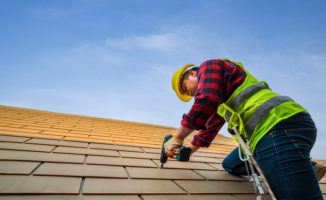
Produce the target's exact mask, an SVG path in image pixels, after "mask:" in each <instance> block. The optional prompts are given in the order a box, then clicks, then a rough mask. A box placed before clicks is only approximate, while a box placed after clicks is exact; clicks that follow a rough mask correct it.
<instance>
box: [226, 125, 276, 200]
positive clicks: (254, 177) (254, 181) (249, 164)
mask: <svg viewBox="0 0 326 200" xmlns="http://www.w3.org/2000/svg"><path fill="white" fill-rule="evenodd" d="M232 130H233V131H234V133H235V136H236V138H237V139H238V141H239V157H240V160H241V161H243V162H244V163H245V165H246V170H247V173H248V180H249V182H250V184H251V186H252V187H253V189H254V191H255V193H256V194H257V200H264V195H266V192H265V191H264V188H263V186H262V184H261V182H260V180H259V177H258V174H259V175H260V178H261V179H262V181H263V182H264V183H265V185H266V188H267V190H268V193H269V195H270V197H271V198H272V200H276V197H275V195H274V193H273V191H272V189H271V188H270V186H269V184H268V182H267V179H266V177H265V176H264V174H263V172H262V170H261V169H260V167H259V166H258V164H257V162H256V160H255V159H254V156H253V155H252V153H251V150H250V144H249V141H246V142H245V141H244V140H243V138H242V137H241V135H240V134H239V132H238V129H237V128H236V127H233V128H232ZM242 150H243V151H244V152H245V154H244V155H242ZM254 167H255V168H256V170H257V172H258V174H257V173H256V172H255V170H254Z"/></svg>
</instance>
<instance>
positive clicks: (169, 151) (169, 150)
mask: <svg viewBox="0 0 326 200" xmlns="http://www.w3.org/2000/svg"><path fill="white" fill-rule="evenodd" d="M182 143H183V140H181V139H178V138H176V137H175V136H173V137H172V138H171V139H170V140H168V141H167V142H166V143H165V144H164V149H165V154H166V155H167V156H168V157H169V158H173V157H174V156H175V155H176V152H175V151H176V149H177V148H178V147H179V146H182Z"/></svg>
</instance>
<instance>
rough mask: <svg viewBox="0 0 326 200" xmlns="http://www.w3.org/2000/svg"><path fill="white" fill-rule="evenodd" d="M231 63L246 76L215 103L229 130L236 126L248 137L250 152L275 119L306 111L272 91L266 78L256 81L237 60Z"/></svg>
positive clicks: (274, 122) (275, 121) (277, 120)
mask: <svg viewBox="0 0 326 200" xmlns="http://www.w3.org/2000/svg"><path fill="white" fill-rule="evenodd" d="M221 60H228V59H221ZM228 61H230V60H228ZM230 62H232V61H230ZM233 63H235V64H237V65H238V66H239V67H241V68H242V69H243V70H244V71H245V72H246V74H247V76H246V78H245V80H244V82H243V83H242V84H241V85H240V86H239V87H238V88H237V89H236V90H235V91H234V92H233V93H232V94H231V96H230V97H229V98H228V99H227V100H226V101H225V102H224V103H222V104H220V105H219V106H218V108H217V113H218V114H219V115H220V116H221V117H223V118H224V119H225V120H226V121H227V122H228V129H229V130H231V129H232V127H237V128H238V131H239V133H240V135H241V136H242V137H243V138H245V139H248V141H249V143H250V148H251V151H252V153H253V152H254V150H255V147H256V145H257V143H258V142H259V140H260V139H261V138H262V137H263V136H264V135H265V134H266V133H267V132H268V131H269V130H270V129H271V128H273V127H274V126H275V125H276V124H277V123H278V122H280V121H282V120H284V119H287V118H289V117H291V116H293V115H295V114H297V113H299V112H307V111H306V110H305V109H304V108H303V107H301V106H300V105H299V104H297V103H296V102H294V101H293V100H292V99H291V98H290V97H287V96H280V95H278V94H276V93H274V92H272V91H271V89H270V88H269V87H268V85H267V83H266V82H264V81H258V80H257V79H256V78H255V77H253V76H252V75H251V74H250V73H248V72H247V71H246V70H245V69H244V67H243V66H242V64H241V63H239V62H233ZM233 137H234V139H235V140H236V141H237V139H236V138H235V136H234V135H233ZM237 142H238V141H237Z"/></svg>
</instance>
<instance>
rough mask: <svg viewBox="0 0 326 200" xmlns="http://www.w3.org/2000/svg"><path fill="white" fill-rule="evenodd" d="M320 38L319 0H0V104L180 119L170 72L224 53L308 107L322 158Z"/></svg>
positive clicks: (325, 30) (324, 109)
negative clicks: (315, 126)
mask: <svg viewBox="0 0 326 200" xmlns="http://www.w3.org/2000/svg"><path fill="white" fill-rule="evenodd" d="M325 38H326V1H324V0H320V1H316V0H309V1H307V0H270V1H262V0H249V1H248V0H203V1H195V0H177V1H176V0H164V1H158V0H119V1H118V0H76V1H74V0H61V1H59V0H53V1H44V0H39V1H36V0H29V1H25V0H15V1H12V0H1V1H0V69H1V73H0V104H1V105H8V106H16V107H24V108H32V109H40V110H48V111H54V112H62V113H69V114H79V115H87V116H96V117H104V118H111V119H121V120H128V121H136V122H144V123H152V124H158V125H165V126H171V127H179V125H180V120H181V117H182V114H183V113H187V112H188V110H189V109H190V107H191V105H192V102H190V103H183V102H181V101H179V100H178V99H177V97H176V95H175V94H174V92H173V91H172V89H171V85H170V81H171V76H172V75H173V73H174V71H175V70H177V69H178V68H180V67H182V66H183V65H185V64H187V63H194V64H196V65H200V64H201V63H202V62H204V61H205V60H207V59H213V58H229V59H231V60H234V61H239V62H242V63H243V65H244V66H245V67H246V68H247V69H248V71H250V72H251V74H253V75H254V76H256V77H257V78H258V79H260V80H265V81H267V82H268V83H269V85H270V87H271V88H272V89H273V91H275V92H277V93H279V94H282V95H287V96H290V97H292V98H293V99H294V100H295V101H297V102H299V103H300V104H301V105H303V106H304V107H305V108H306V109H308V110H309V111H310V113H311V115H312V117H313V119H314V120H315V122H316V125H317V128H318V138H317V141H316V144H315V147H314V150H313V151H312V156H313V157H315V158H319V159H325V160H326V147H325V146H326V105H325V103H326V102H325V98H326V89H325V87H326V40H325ZM222 133H223V134H225V135H228V134H227V133H226V132H225V129H222Z"/></svg>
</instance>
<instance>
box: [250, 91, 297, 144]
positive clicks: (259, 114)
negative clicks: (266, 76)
mask: <svg viewBox="0 0 326 200" xmlns="http://www.w3.org/2000/svg"><path fill="white" fill-rule="evenodd" d="M287 101H293V100H292V99H291V98H290V97H287V96H276V97H273V98H271V99H269V100H268V101H266V102H264V103H263V104H262V105H260V106H259V107H258V108H257V109H256V110H255V112H254V113H253V114H252V115H251V116H250V118H249V120H248V122H247V124H246V125H245V130H246V134H247V137H248V139H249V138H251V136H252V134H253V132H254V130H255V128H256V126H257V125H258V124H259V122H260V121H261V120H262V119H263V118H264V117H265V116H266V115H267V114H268V113H269V111H270V110H272V109H273V108H274V107H276V106H278V105H280V104H281V103H284V102H287Z"/></svg>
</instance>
